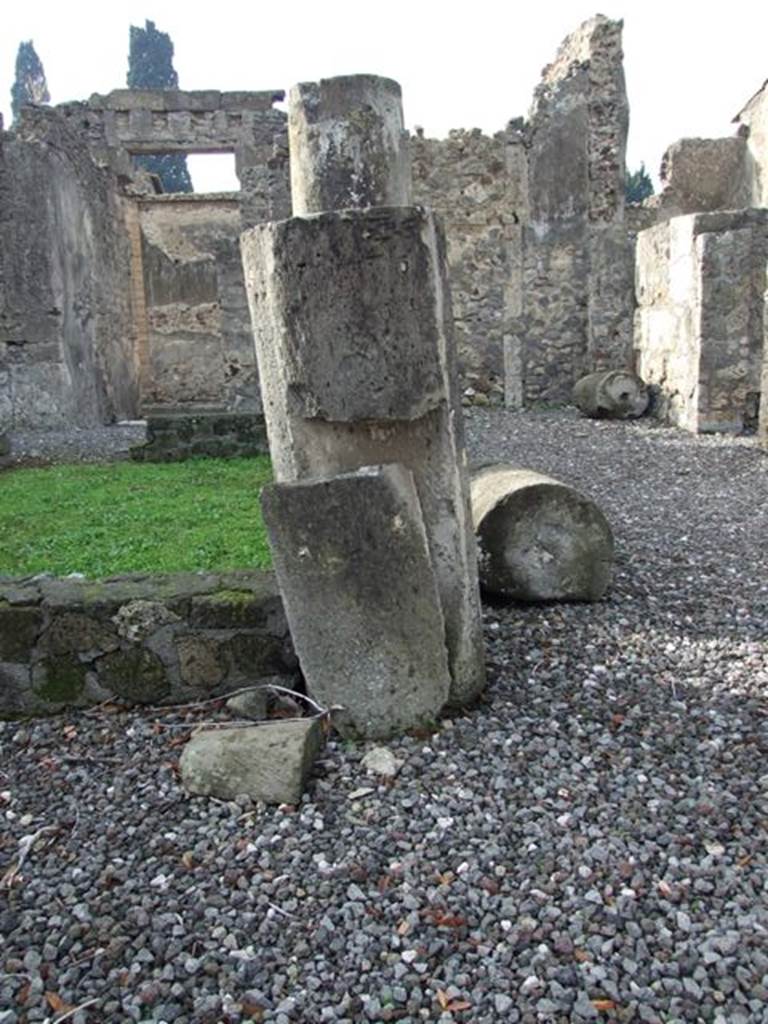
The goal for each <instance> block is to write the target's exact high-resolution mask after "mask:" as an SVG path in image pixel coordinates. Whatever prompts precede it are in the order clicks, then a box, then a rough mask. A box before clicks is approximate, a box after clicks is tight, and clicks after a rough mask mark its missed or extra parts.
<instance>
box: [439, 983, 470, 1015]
mask: <svg viewBox="0 0 768 1024" xmlns="http://www.w3.org/2000/svg"><path fill="white" fill-rule="evenodd" d="M435 998H436V999H437V1002H438V1003H439V1005H440V1009H441V1010H442V1011H443V1012H444V1013H460V1012H461V1011H462V1010H471V1009H472V1004H471V1003H468V1002H467V1000H466V999H451V998H450V996H449V995H448V994H447V992H445V991H443V989H441V988H439V989H438V990H437V992H436V993H435Z"/></svg>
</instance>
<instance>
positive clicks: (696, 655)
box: [0, 409, 768, 1024]
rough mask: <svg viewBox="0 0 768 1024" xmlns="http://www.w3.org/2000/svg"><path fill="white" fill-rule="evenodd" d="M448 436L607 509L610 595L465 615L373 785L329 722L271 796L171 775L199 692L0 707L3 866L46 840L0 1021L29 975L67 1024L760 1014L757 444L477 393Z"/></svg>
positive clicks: (760, 464) (764, 786) (9, 1014)
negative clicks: (185, 701) (89, 708)
mask: <svg viewBox="0 0 768 1024" xmlns="http://www.w3.org/2000/svg"><path fill="white" fill-rule="evenodd" d="M467 433H468V441H469V445H470V448H471V451H472V455H473V458H474V459H476V460H480V459H483V458H487V459H489V460H494V461H498V460H504V461H510V462H518V463H524V464H527V465H532V466H534V467H535V468H536V469H538V470H540V471H541V472H544V473H548V474H551V475H554V476H557V477H558V478H560V479H563V480H565V481H566V482H568V483H569V484H570V485H572V486H575V487H577V489H579V490H580V491H582V492H583V493H586V494H587V495H588V496H590V497H591V498H592V499H593V500H595V501H597V502H599V504H600V505H601V507H603V508H604V509H605V512H606V515H607V516H608V518H609V520H610V522H611V524H612V526H613V527H614V531H615V535H616V552H617V563H616V576H615V579H614V584H613V587H612V589H611V590H610V591H609V592H608V594H607V595H606V597H605V599H604V600H603V601H601V602H599V603H597V604H594V605H590V606H586V605H547V606H543V607H540V608H530V607H518V606H504V605H498V606H488V607H486V608H485V633H486V651H487V660H488V665H489V685H488V690H487V694H486V696H485V697H484V700H483V703H482V704H481V705H480V706H479V707H477V708H474V709H471V710H467V711H465V712H463V713H461V714H458V713H457V714H454V715H453V716H452V717H451V719H450V720H445V719H444V720H443V721H442V722H440V723H438V728H437V729H436V731H435V732H434V733H432V734H431V735H427V736H425V735H420V736H419V737H403V738H401V739H397V740H393V741H391V742H390V743H388V746H389V747H390V748H391V751H392V754H393V755H394V757H395V758H396V759H397V760H398V761H399V762H401V766H400V770H399V772H398V774H397V776H396V777H395V778H394V779H382V778H381V777H377V775H364V774H363V772H364V769H363V768H362V767H361V759H362V757H363V755H364V752H365V750H364V748H363V747H361V746H359V745H356V744H354V743H349V742H346V741H340V740H338V739H336V738H331V740H330V742H329V744H328V746H327V747H326V749H325V750H324V752H323V753H322V755H321V756H320V758H319V760H318V761H317V763H316V767H315V770H314V772H313V775H312V777H311V778H310V781H309V783H308V786H307V789H306V791H305V792H304V795H303V796H302V797H301V799H300V801H298V802H297V804H296V805H295V807H294V806H291V807H283V808H279V807H276V806H266V805H264V804H262V803H259V802H258V801H254V800H245V801H234V800H232V801H224V802H221V801H216V800H209V799H190V798H189V797H188V796H187V795H186V794H185V792H184V791H183V790H182V789H181V787H180V784H179V779H178V776H177V772H176V762H177V759H178V756H179V750H180V749H181V748H180V747H179V745H178V742H177V740H178V738H179V737H182V736H185V735H186V734H187V733H188V732H189V731H190V730H191V729H193V728H195V727H196V726H197V725H198V724H199V723H200V722H203V721H207V720H209V719H210V718H211V716H212V714H213V713H212V712H211V709H210V708H205V709H200V710H199V712H198V711H196V710H194V709H193V710H188V711H184V710H175V711H171V710H167V709H166V710H163V709H152V708H144V709H140V710H135V711H117V712H109V711H96V710H95V711H93V712H90V713H89V714H81V715H79V716H77V715H70V716H63V717H60V718H57V719H50V720H40V721H36V722H28V723H24V724H19V723H1V724H0V765H1V766H2V772H3V774H2V776H0V793H2V796H0V814H2V815H3V845H2V846H0V875H2V874H3V873H4V872H5V871H6V870H7V867H8V866H9V864H10V862H11V861H12V860H13V858H14V856H15V854H16V851H17V850H18V844H19V842H20V840H21V839H22V837H23V836H25V835H29V834H31V833H33V832H34V831H35V830H36V829H38V828H40V827H41V826H42V825H53V826H58V831H57V832H56V833H52V834H50V835H46V836H43V837H41V839H40V840H39V841H38V842H37V843H36V844H35V846H34V848H33V849H32V850H31V852H30V854H29V856H28V858H27V860H26V861H25V864H24V866H23V870H22V872H21V877H20V878H19V879H18V881H17V883H16V884H15V885H14V886H13V887H12V889H11V891H10V892H9V893H7V894H4V896H7V898H6V899H5V900H4V902H3V905H2V907H0V930H1V931H2V935H3V951H2V960H1V962H0V1022H3V1024H13V1022H14V1019H15V1020H16V1022H17V1024H20V1022H21V1021H24V1022H26V1021H30V1022H32V1021H35V1020H37V1021H39V1022H42V1021H44V1020H45V1019H46V1016H49V1017H50V1016H52V1014H51V1012H50V1007H49V1005H48V1003H47V1002H46V999H45V992H46V991H56V992H57V993H58V994H59V995H60V996H61V998H62V999H64V1000H65V1001H66V1003H67V1004H68V1005H71V1006H76V1005H78V1004H79V1003H81V1002H84V1001H86V1000H88V999H91V998H96V999H97V1000H99V1001H98V1002H97V1003H96V1004H94V1005H93V1007H91V1008H90V1009H89V1010H86V1011H84V1014H83V1016H84V1018H85V1019H84V1020H83V1024H100V1022H101V1021H109V1022H111V1021H126V1022H128V1021H135V1022H150V1021H152V1022H154V1024H158V1022H159V1021H161V1020H168V1021H170V1020H173V1021H178V1022H181V1024H211V1022H216V1024H218V1022H219V1021H221V1022H223V1024H239V1022H240V1021H245V1020H249V1019H253V1017H254V1015H253V1014H250V1015H249V1013H248V1010H247V1008H248V1007H249V1006H251V1007H256V1006H258V1007H261V1008H262V1010H263V1016H264V1020H265V1021H269V1022H271V1024H274V1022H276V1021H277V1019H278V1017H281V1018H283V1019H284V1020H285V1021H287V1022H288V1024H295V1022H297V1021H301V1022H306V1024H316V1022H318V1021H322V1020H327V1021H334V1022H342V1021H347V1022H354V1024H358V1022H360V1021H364V1020H370V1019H371V1018H370V1015H369V1014H368V1013H367V1012H366V1007H373V1008H374V1010H375V1002H374V1000H378V1001H379V1005H380V1010H381V1012H380V1019H381V1020H382V1021H384V1020H385V1019H386V1017H387V1013H388V1011H389V1010H390V1009H391V1010H392V1014H391V1019H392V1020H401V1021H410V1022H411V1024H418V1022H420V1021H421V1020H435V1021H438V1020H439V1021H444V1022H445V1024H448V1022H449V1019H450V1017H451V1016H452V1017H453V1018H454V1020H458V1019H466V1020H471V1021H472V1022H473V1024H495V1022H497V1021H499V1020H501V1019H503V1020H504V1022H505V1024H507V1022H511V1024H537V1022H538V1021H539V1020H541V1021H545V1022H546V1021H555V1022H557V1024H560V1022H561V1021H562V1022H564V1021H568V1020H582V1019H586V1020H589V1019H590V1018H589V1017H585V1016H584V1014H587V1013H589V1010H588V1009H587V1004H588V1003H589V1006H590V1007H591V1008H592V1010H594V1006H593V1005H592V1000H593V999H610V1000H613V1001H614V1002H615V1004H616V1007H617V1008H618V1009H617V1010H616V1013H615V1017H616V1021H617V1024H623V1022H624V1020H627V1021H629V1020H632V1021H644V1022H653V1024H656V1022H663V1021H670V1022H671V1021H675V1022H678V1021H679V1022H688V1021H691V1022H692V1024H696V1022H697V1020H699V1019H701V1020H703V1021H705V1022H707V1024H715V1022H718V1024H765V999H764V990H765V988H766V984H767V983H768V978H766V977H765V975H768V954H766V951H765V934H766V929H768V910H767V909H766V902H765V889H764V884H765V878H766V874H767V871H766V869H767V868H768V865H767V864H766V851H765V844H764V839H763V835H764V832H763V823H764V821H765V820H766V817H768V778H766V770H765V756H764V749H763V743H764V741H763V733H764V729H765V716H764V707H765V702H766V695H767V694H768V653H767V652H766V644H765V637H766V632H767V630H766V623H767V622H768V584H767V583H766V581H767V580H768V545H766V544H765V538H766V537H767V536H768V459H766V458H765V456H764V455H762V454H760V453H759V452H758V451H757V449H756V448H755V447H754V445H753V444H752V443H751V442H750V441H747V440H743V439H736V440H733V439H730V440H724V439H720V438H716V437H700V438H695V437H689V436H687V435H684V434H680V433H677V432H675V431H672V430H667V429H663V428H660V427H657V426H654V425H653V423H651V422H650V421H648V422H646V421H637V422H634V423H632V424H608V423H601V422H599V421H594V422H593V421H585V420H582V419H579V418H577V417H576V415H575V414H572V413H571V412H569V411H562V410H561V411H547V412H529V413H525V414H516V413H509V412H504V411H501V410H498V411H485V410H474V409H473V410H471V411H470V414H469V417H468V420H467ZM216 714H220V716H221V717H220V720H221V721H222V722H224V721H228V720H230V715H229V712H226V711H222V712H220V713H218V712H217V713H216ZM156 723H158V724H156ZM169 726H173V728H169ZM69 727H72V728H73V729H74V733H71V734H70V735H69V737H68V736H67V734H65V732H64V730H65V729H67V730H69ZM761 780H762V781H761ZM361 786H362V787H364V788H365V790H366V791H367V792H366V794H365V795H363V796H361V797H359V798H355V799H350V798H349V797H350V794H352V793H354V792H355V790H357V789H360V788H361ZM563 821H566V824H562V822H563ZM720 848H722V852H719V851H720ZM713 850H714V851H716V852H715V853H713V852H711V851H713ZM153 882H154V884H153ZM697 882H698V883H700V884H699V885H698V886H697ZM701 883H703V884H704V885H705V886H708V887H709V888H708V889H704V888H702V885H701ZM352 886H354V887H355V888H354V889H352V890H351V893H350V888H351V887H352ZM588 893H589V894H590V896H591V897H592V898H591V899H587V898H586V897H587V894H588ZM595 896H596V897H598V898H597V899H595V898H594V897H595ZM75 908H77V910H76V909H75ZM681 914H682V915H685V918H687V920H688V921H689V922H690V929H688V930H686V929H685V918H682V919H681V918H679V915H681ZM681 924H682V928H681ZM409 950H412V951H414V953H415V956H414V957H413V958H412V959H411V962H410V963H408V962H406V961H405V960H403V959H402V954H403V953H404V952H406V951H409ZM28 954H32V955H33V959H31V960H30V963H31V964H33V965H34V964H35V963H36V961H35V960H34V954H37V955H38V956H40V957H41V960H42V962H41V963H40V964H39V965H38V966H37V967H36V968H35V969H34V970H29V969H27V968H26V967H25V964H24V961H25V956H27V955H28ZM191 961H194V962H196V964H197V969H196V970H195V971H194V972H193V973H189V972H188V971H187V969H186V967H185V964H187V963H188V962H191ZM416 965H418V968H419V969H418V970H417V969H416ZM420 971H421V972H422V973H419V972H420ZM43 972H47V976H46V977H45V978H43V977H42V973H43ZM29 975H31V976H32V983H31V984H30V978H29V977H28V976H29ZM533 975H535V977H536V981H535V982H532V983H528V984H527V983H526V979H527V978H529V977H531V976H533ZM126 979H129V980H130V984H129V985H126V984H125V980H126ZM686 983H687V984H686ZM27 984H30V989H29V994H28V999H27V1002H26V1003H25V1004H24V1005H23V1006H22V1005H20V1004H19V1002H18V995H19V993H20V992H22V991H23V989H24V987H25V986H26V985H27ZM692 984H693V985H695V986H697V990H698V992H699V995H698V996H696V995H694V994H693V991H694V990H693V989H691V985H692ZM524 985H526V991H522V987H523V986H524ZM438 989H440V990H442V991H443V992H445V993H447V994H448V997H449V998H450V999H455V1000H456V1001H457V1002H460V1001H467V1002H469V1003H470V1004H471V1010H469V1011H466V1012H465V1013H464V1014H461V1013H460V1012H456V1013H453V1014H451V1013H450V1012H449V1013H444V1012H443V1011H442V1008H441V1006H440V1004H439V1002H438V999H437V992H438ZM388 995H389V996H390V998H387V996H388ZM505 996H506V998H509V999H511V1000H512V1005H511V1006H509V1007H508V1008H507V1009H504V1010H500V1009H498V1007H497V1002H496V1000H497V999H499V998H503V997H505ZM289 999H290V1000H295V1003H294V1004H291V1005H292V1006H293V1009H292V1010H291V1011H290V1013H289V1012H287V1010H288V1006H286V1007H285V1010H283V1009H280V1010H278V1007H281V1006H282V1005H284V1004H285V1003H286V1001H287V1000H289ZM542 1002H543V1004H544V1009H545V1014H544V1015H542V1016H541V1017H539V1016H537V1014H538V1013H539V1010H538V1009H537V1007H538V1006H539V1004H540V1003H542ZM504 1005H506V1004H504ZM166 1011H167V1014H168V1015H167V1016H166ZM371 1012H373V1011H371ZM3 1014H5V1018H3V1016H2V1015H3ZM579 1014H581V1016H579ZM622 1015H623V1016H622ZM597 1019H598V1020H602V1019H605V1020H606V1021H608V1020H611V1019H612V1017H611V1014H610V1013H608V1012H604V1011H601V1012H599V1013H598V1017H597Z"/></svg>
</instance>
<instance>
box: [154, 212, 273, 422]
mask: <svg viewBox="0 0 768 1024" xmlns="http://www.w3.org/2000/svg"><path fill="white" fill-rule="evenodd" d="M139 210H140V223H141V235H142V277H143V283H144V295H145V304H146V324H147V353H146V361H145V364H146V368H145V371H144V379H143V381H142V407H143V408H144V409H145V410H146V409H147V408H149V407H157V406H160V407H169V406H170V407H183V406H190V405H191V406H196V407H202V406H220V407H222V408H225V409H228V410H239V411H242V412H246V411H247V412H254V411H258V410H260V408H261V397H260V393H259V385H258V375H257V371H256V357H255V352H254V346H253V334H252V331H251V324H250V316H249V313H248V303H247V299H246V294H245V285H244V282H243V270H242V263H241V259H240V243H239V236H240V228H241V218H240V207H239V202H238V196H237V194H232V195H222V196H206V195H174V196H157V197H154V198H146V199H142V200H141V201H140V203H139Z"/></svg>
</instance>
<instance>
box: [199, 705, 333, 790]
mask: <svg viewBox="0 0 768 1024" xmlns="http://www.w3.org/2000/svg"><path fill="white" fill-rule="evenodd" d="M321 742H322V735H321V729H320V723H319V721H318V720H317V719H310V718H307V719H304V720H302V721H299V722H278V721H276V722H270V723H269V724H268V725H257V726H245V727H243V728H240V727H235V728H227V729H208V730H205V731H204V732H199V733H197V734H196V735H194V736H193V737H192V738H191V739H190V741H189V743H188V744H187V745H186V747H185V748H184V750H183V752H182V755H181V759H180V761H179V768H180V770H181V781H182V784H183V785H184V788H185V789H186V790H187V791H188V792H189V793H193V794H195V795H197V796H215V797H218V798H219V799H221V800H232V799H234V798H235V797H236V796H238V795H239V794H241V793H244V794H247V795H248V796H250V797H252V798H253V799H254V800H263V801H264V802H265V803H268V804H297V803H298V802H299V800H300V799H301V794H302V791H303V789H304V785H305V783H306V780H307V776H308V775H309V773H310V770H311V768H312V764H313V763H314V760H315V758H316V757H317V755H318V753H319V751H320V747H321Z"/></svg>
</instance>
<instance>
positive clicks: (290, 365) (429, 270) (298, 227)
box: [241, 75, 485, 729]
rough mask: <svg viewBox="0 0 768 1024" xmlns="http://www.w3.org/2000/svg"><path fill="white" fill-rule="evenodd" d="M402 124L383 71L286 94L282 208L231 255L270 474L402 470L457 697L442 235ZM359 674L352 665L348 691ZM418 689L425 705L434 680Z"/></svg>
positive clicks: (469, 659)
mask: <svg viewBox="0 0 768 1024" xmlns="http://www.w3.org/2000/svg"><path fill="white" fill-rule="evenodd" d="M402 123H403V121H402V109H401V105H400V87H399V86H398V85H397V84H396V83H394V82H391V81H389V80H388V79H379V78H375V77H374V76H369V75H359V76H354V77H351V78H340V79H331V80H328V81H324V82H320V83H316V84H315V83H311V84H305V85H301V86H297V87H296V88H295V89H293V90H291V93H290V107H289V138H290V145H291V168H292V178H291V180H292V197H293V209H294V214H295V216H294V217H293V218H291V219H290V220H285V221H279V222H274V223H270V224H262V225H258V226H256V227H255V228H253V229H251V230H250V231H248V232H246V233H245V234H244V235H243V236H242V239H241V250H242V253H243V264H244V268H245V278H246V291H247V293H248V300H249V303H250V308H251V319H252V322H253V328H254V335H255V340H256V351H257V357H258V361H259V368H260V379H261V386H262V398H263V402H264V412H265V418H266V421H267V430H268V434H269V439H270V450H271V454H272V461H273V465H274V469H275V476H276V479H277V481H278V483H279V484H289V483H296V482H299V481H317V479H318V478H323V479H325V480H335V479H336V478H339V479H341V478H343V477H345V475H346V474H349V473H354V472H355V471H357V470H359V469H360V468H361V467H362V466H373V465H388V466H397V467H399V471H400V472H409V473H410V474H411V475H412V478H413V483H414V487H415V493H416V496H417V501H418V505H419V508H420V512H421V516H422V519H423V524H424V533H425V538H426V545H427V550H428V553H429V567H430V571H431V572H432V573H433V574H434V579H435V586H436V600H437V611H438V612H439V615H438V618H439V619H440V620H441V621H442V626H441V627H440V636H439V642H440V643H441V644H442V645H443V647H444V648H445V650H446V652H447V663H448V669H449V674H450V686H449V689H448V692H447V694H446V695H445V698H446V699H445V700H444V701H443V703H448V704H451V705H454V706H462V705H465V704H467V703H468V702H470V701H471V700H472V699H473V698H474V697H476V696H477V694H478V693H479V692H480V690H481V689H482V687H483V684H484V681H485V671H484V665H483V649H482V620H481V615H480V599H479V586H478V578H477V555H476V547H475V539H474V533H473V530H472V518H471V510H470V505H469V483H468V476H467V467H466V455H465V451H464V438H463V426H462V414H461V406H460V402H459V395H458V389H457V371H456V357H455V352H454V342H453V324H452V315H451V304H450V293H449V290H448V284H447V274H446V259H445V242H444V238H443V235H442V230H441V228H440V227H439V225H438V223H437V222H436V220H435V217H434V216H433V214H431V213H430V212H428V211H425V210H423V209H421V208H419V207H414V206H411V205H408V204H409V203H410V196H411V188H410V170H409V164H408V157H407V150H406V149H405V146H404V142H405V139H404V135H403V127H402ZM267 500H271V499H267ZM285 500H286V501H289V500H298V499H289V498H288V497H287V496H286V497H285ZM377 531H378V527H377V528H376V530H373V531H372V532H370V534H369V536H370V544H371V553H372V554H373V553H374V552H375V551H376V550H377V549H378V548H379V547H380V545H381V543H382V537H383V536H384V535H383V534H382V535H381V536H380V535H379V532H377ZM274 539H275V563H276V566H277V572H278V577H279V578H280V574H281V572H282V573H283V574H284V582H283V581H282V580H281V587H283V589H284V590H287V589H288V588H293V589H294V590H295V592H296V593H300V592H301V588H300V587H298V589H296V588H295V584H296V581H297V579H298V577H297V576H296V570H297V564H296V563H295V562H292V561H291V560H290V558H288V557H287V555H286V549H285V544H286V543H288V539H287V538H286V536H285V535H284V534H281V533H279V532H278V531H274ZM278 549H279V550H278ZM281 565H282V569H281V568H280V566H281ZM406 574H407V572H406ZM424 579H425V577H424V572H423V570H419V574H418V575H417V574H414V576H413V579H412V581H411V582H412V584H413V585H414V586H417V587H419V588H421V590H422V591H423V590H424V587H423V586H422V584H424ZM344 586H345V587H346V588H347V591H348V593H349V592H351V590H350V587H351V584H349V582H348V581H347V583H345V584H344ZM427 589H428V588H427ZM325 606H327V604H326V605H325ZM294 607H295V608H296V609H297V610H296V613H295V614H296V622H299V620H300V618H301V614H300V612H301V609H300V604H297V603H296V602H294ZM323 607H324V603H323V602H320V603H319V605H318V610H319V612H320V611H322V608H323ZM356 607H358V610H359V609H360V608H361V607H362V605H361V604H360V603H359V602H358V604H357V605H356ZM369 611H370V616H372V617H373V618H370V616H366V615H362V614H361V615H360V616H359V618H358V628H359V630H360V632H361V634H365V633H366V632H367V631H370V632H371V635H373V636H375V635H378V631H379V625H378V621H377V618H376V616H377V615H378V613H377V612H376V610H375V607H374V605H372V606H371V609H370V610H369ZM289 619H290V620H291V628H292V630H294V629H295V626H294V620H293V617H292V616H291V615H290V613H289ZM431 621H433V622H434V621H435V619H434V616H432V619H431ZM430 628H432V627H430ZM397 633H398V630H397V629H396V630H395V634H397ZM424 639H425V643H432V640H433V639H434V638H433V637H432V636H430V637H429V639H427V637H426V636H425V637H424ZM406 646H407V645H406ZM311 648H312V645H311V644H307V645H305V652H306V654H305V657H304V658H301V655H300V660H301V661H302V668H303V669H304V672H305V675H306V677H307V681H308V684H309V686H310V688H311V689H313V688H314V687H315V686H316V685H317V686H318V687H319V688H320V689H322V687H323V683H322V680H323V678H324V677H325V668H324V664H323V658H322V657H319V656H318V655H317V652H316V651H315V652H314V653H313V654H310V649H311ZM404 657H406V656H405V655H404ZM406 660H407V657H406ZM393 677H394V678H396V677H397V673H396V672H395V673H394V676H393ZM428 678H429V673H427V674H426V675H425V680H428ZM373 685H374V684H373V680H372V678H371V677H369V676H368V675H366V674H363V675H361V677H360V679H359V681H358V688H359V692H360V695H361V700H362V699H363V694H365V693H366V692H369V691H370V688H371V686H373ZM424 685H425V686H427V690H428V691H429V692H430V693H431V694H432V697H431V700H432V705H433V710H434V712H435V713H437V712H438V711H439V707H438V706H437V705H435V703H434V702H435V700H436V698H437V694H436V691H435V690H434V687H432V688H430V687H429V685H428V683H427V682H425V684H424ZM403 693H404V694H407V689H406V690H404V691H403ZM366 699H367V698H366ZM352 703H353V702H352ZM357 710H359V709H354V708H352V714H353V715H354V714H355V713H357ZM358 720H360V719H359V715H358ZM364 728H366V729H368V728H373V727H372V726H371V727H369V726H365V727H364Z"/></svg>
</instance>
